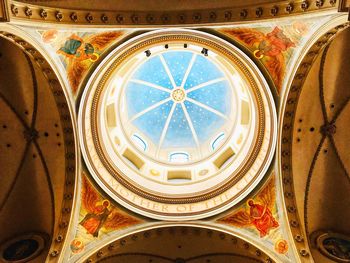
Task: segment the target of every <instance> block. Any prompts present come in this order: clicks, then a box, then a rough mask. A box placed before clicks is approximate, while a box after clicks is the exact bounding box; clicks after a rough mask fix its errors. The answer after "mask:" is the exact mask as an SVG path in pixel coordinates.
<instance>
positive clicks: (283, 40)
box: [224, 27, 295, 89]
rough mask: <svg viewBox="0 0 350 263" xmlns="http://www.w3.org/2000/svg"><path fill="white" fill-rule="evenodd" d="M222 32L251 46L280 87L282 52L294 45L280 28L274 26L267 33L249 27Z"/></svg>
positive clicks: (283, 64) (282, 65) (283, 67)
mask: <svg viewBox="0 0 350 263" xmlns="http://www.w3.org/2000/svg"><path fill="white" fill-rule="evenodd" d="M224 32H225V33H226V34H229V35H232V36H234V37H236V38H238V39H239V40H241V41H242V42H244V43H245V44H246V45H248V46H250V47H251V48H253V49H254V51H253V54H254V56H255V57H256V58H258V59H260V60H261V61H262V62H263V64H264V65H265V66H266V67H267V70H268V71H269V72H270V74H271V77H272V79H273V81H274V82H275V84H276V86H277V87H278V89H280V88H281V87H282V82H283V77H284V74H285V67H286V65H285V58H284V56H283V52H284V51H287V50H288V49H289V48H291V47H295V43H294V42H293V41H292V40H291V39H290V38H288V37H287V36H286V35H285V34H284V32H283V30H282V29H280V28H279V27H275V28H274V29H273V30H272V31H271V32H270V33H267V34H264V33H262V32H259V31H257V30H255V29H250V28H234V29H225V30H224Z"/></svg>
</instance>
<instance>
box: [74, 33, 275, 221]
mask: <svg viewBox="0 0 350 263" xmlns="http://www.w3.org/2000/svg"><path fill="white" fill-rule="evenodd" d="M79 123H80V132H81V138H82V141H81V145H82V152H83V155H84V158H85V160H86V163H87V165H88V168H89V170H90V172H91V174H92V175H93V177H94V178H95V179H96V181H97V182H98V183H99V185H100V186H101V187H102V188H103V189H105V190H106V192H107V193H109V194H110V195H111V196H112V197H113V198H115V199H116V200H117V201H118V202H120V203H121V204H123V205H125V206H127V207H128V208H130V209H133V210H135V211H137V212H141V213H143V214H144V215H148V216H151V217H156V218H166V219H174V218H177V216H181V219H182V220H183V219H193V218H199V217H203V216H207V215H212V214H213V213H217V212H219V211H223V210H224V209H225V208H227V207H229V206H232V205H233V204H234V203H237V202H238V201H240V200H241V199H242V198H243V197H244V196H246V195H247V194H248V193H249V191H251V190H252V188H253V187H254V186H255V185H256V184H257V183H258V182H259V180H260V179H261V178H262V176H263V175H264V173H265V171H266V170H267V168H268V165H269V163H270V161H271V159H272V155H273V148H274V145H275V141H274V139H273V138H274V134H275V133H276V115H275V109H274V106H273V100H272V96H271V94H270V92H269V89H268V87H267V84H266V82H265V81H264V79H263V77H262V75H261V73H260V72H259V71H258V69H257V68H256V67H255V66H254V64H253V63H252V62H251V61H250V60H249V58H247V56H245V55H244V54H243V53H242V52H241V51H239V50H238V49H237V48H235V47H234V46H232V45H231V44H229V43H227V42H225V41H223V40H220V39H218V38H216V37H214V36H211V35H209V34H206V33H203V32H197V31H191V30H160V31H153V32H150V33H147V34H144V35H141V36H139V37H136V38H133V39H130V40H129V41H127V42H126V43H124V44H123V45H121V46H120V47H118V48H117V49H116V50H115V51H113V52H112V53H111V54H109V55H108V57H107V58H106V59H105V60H104V61H103V62H102V63H101V64H100V66H99V67H98V69H97V70H96V72H95V73H94V75H93V76H92V77H91V79H90V82H89V83H88V88H87V89H86V90H85V92H84V94H83V97H82V102H81V107H80V112H79Z"/></svg>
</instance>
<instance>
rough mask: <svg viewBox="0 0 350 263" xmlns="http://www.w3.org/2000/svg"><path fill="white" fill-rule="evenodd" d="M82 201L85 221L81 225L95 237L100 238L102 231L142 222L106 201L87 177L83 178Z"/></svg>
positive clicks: (82, 213)
mask: <svg viewBox="0 0 350 263" xmlns="http://www.w3.org/2000/svg"><path fill="white" fill-rule="evenodd" d="M81 201H82V210H81V215H82V216H83V219H82V220H81V221H80V223H79V224H80V225H81V226H82V227H84V229H85V230H86V232H87V233H88V234H90V235H92V236H94V237H98V236H99V234H100V230H101V229H104V231H107V232H108V231H112V230H116V229H120V228H123V227H127V226H130V225H134V224H138V223H140V222H141V220H139V219H137V218H135V217H132V216H129V215H127V214H125V213H123V212H122V211H120V209H117V208H116V207H114V206H113V205H112V204H110V202H109V201H108V200H104V199H103V198H102V197H101V195H100V194H99V193H98V192H97V191H96V190H95V189H94V188H93V187H92V185H91V184H90V182H89V181H88V180H87V179H86V177H85V176H84V177H83V187H82V200H81Z"/></svg>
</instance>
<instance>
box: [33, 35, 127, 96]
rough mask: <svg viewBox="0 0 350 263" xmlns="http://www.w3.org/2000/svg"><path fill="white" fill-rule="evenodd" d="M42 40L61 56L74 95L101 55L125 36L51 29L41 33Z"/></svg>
mask: <svg viewBox="0 0 350 263" xmlns="http://www.w3.org/2000/svg"><path fill="white" fill-rule="evenodd" d="M39 33H41V40H42V41H43V42H44V43H45V44H48V45H51V46H52V47H53V48H54V49H55V51H56V52H57V54H58V55H59V56H60V59H61V62H62V63H63V64H64V66H65V69H66V71H67V78H68V81H69V84H70V86H71V89H72V93H73V95H76V94H77V91H78V89H79V86H80V84H81V82H82V81H83V79H84V77H85V76H86V74H87V72H88V70H89V69H90V68H91V66H92V65H93V63H94V62H96V61H97V60H98V59H99V57H100V55H101V54H102V53H103V52H104V51H105V50H106V49H107V48H108V47H110V46H111V45H112V44H113V43H115V41H116V40H118V39H119V38H120V37H121V36H122V35H123V34H124V32H123V31H108V32H93V33H92V32H73V31H58V30H56V29H49V30H45V31H39Z"/></svg>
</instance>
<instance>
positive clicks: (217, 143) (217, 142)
mask: <svg viewBox="0 0 350 263" xmlns="http://www.w3.org/2000/svg"><path fill="white" fill-rule="evenodd" d="M224 139H225V133H223V132H222V133H220V134H219V135H218V136H217V137H216V138H215V139H214V140H213V142H212V143H211V148H212V150H213V151H215V149H216V148H217V147H218V146H220V144H222V143H223V141H224Z"/></svg>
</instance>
